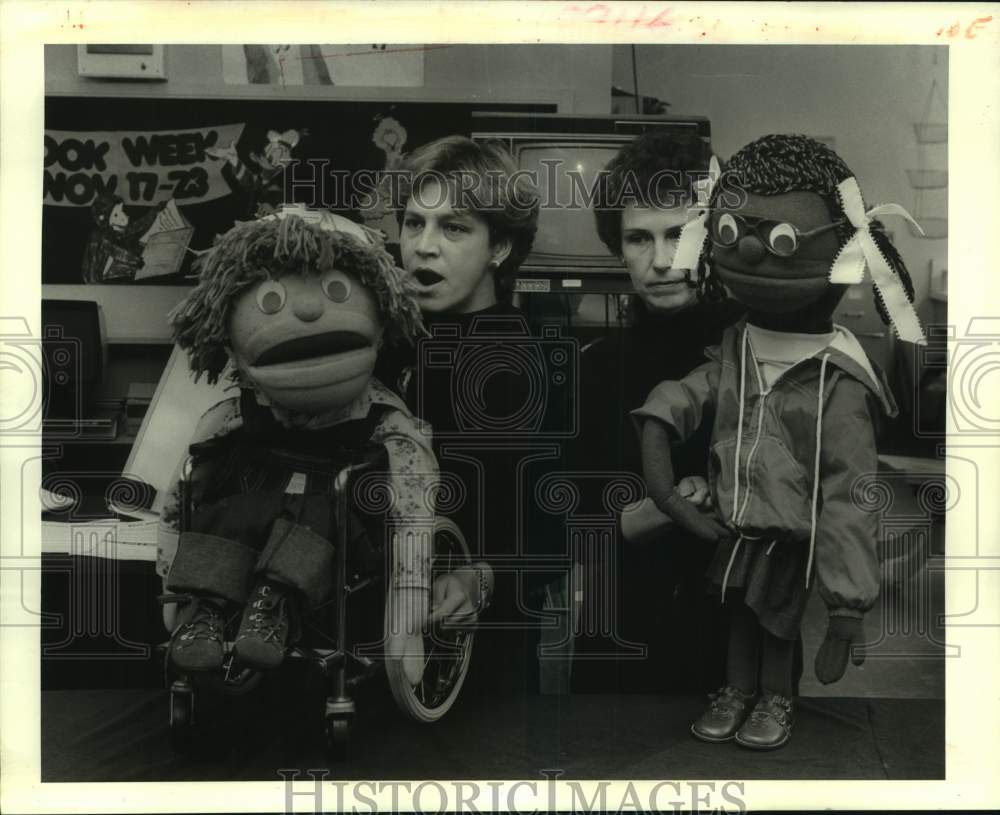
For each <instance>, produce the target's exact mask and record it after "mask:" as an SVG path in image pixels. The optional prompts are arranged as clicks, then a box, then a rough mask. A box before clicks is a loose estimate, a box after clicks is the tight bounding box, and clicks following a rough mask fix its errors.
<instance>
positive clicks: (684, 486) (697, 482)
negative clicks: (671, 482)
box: [677, 475, 712, 509]
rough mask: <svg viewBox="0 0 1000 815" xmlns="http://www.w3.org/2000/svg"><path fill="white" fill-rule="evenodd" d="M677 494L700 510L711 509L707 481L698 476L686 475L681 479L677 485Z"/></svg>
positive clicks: (710, 494) (710, 497) (710, 496)
mask: <svg viewBox="0 0 1000 815" xmlns="http://www.w3.org/2000/svg"><path fill="white" fill-rule="evenodd" d="M677 492H678V493H679V494H680V496H681V498H686V499H687V500H688V501H689V502H690V503H691V504H692V505H693V506H696V507H698V508H700V509H711V508H712V493H711V492H710V491H709V489H708V481H706V480H705V479H704V478H702V477H701V476H700V475H688V476H685V477H684V478H682V479H681V480H680V483H679V484H678V485H677Z"/></svg>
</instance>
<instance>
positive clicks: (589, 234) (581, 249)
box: [515, 142, 621, 262]
mask: <svg viewBox="0 0 1000 815" xmlns="http://www.w3.org/2000/svg"><path fill="white" fill-rule="evenodd" d="M620 146H621V145H620V144H587V143H586V142H584V143H576V144H571V143H567V144H558V143H553V142H540V143H538V144H530V143H529V144H525V145H523V146H522V147H520V149H518V150H517V155H516V156H515V158H516V159H517V162H518V165H519V168H520V169H522V170H527V171H528V172H530V173H532V174H533V177H535V178H537V179H538V188H539V192H540V194H541V200H542V202H543V207H542V210H541V212H540V214H539V218H538V233H537V234H536V236H535V245H534V249H533V252H532V256H533V259H534V260H536V261H540V260H543V259H545V258H548V259H550V260H551V261H553V262H555V261H557V260H564V261H565V260H568V259H569V258H571V257H572V258H578V259H580V260H597V259H603V260H605V261H608V262H610V261H611V260H613V258H612V256H611V254H610V253H609V252H608V248H607V247H606V246H605V245H604V244H603V243H601V240H600V238H598V237H597V230H596V228H595V226H594V213H593V210H592V208H591V207H590V205H589V200H590V197H591V195H592V193H593V189H594V185H595V183H596V181H597V175H598V172H599V171H600V170H602V169H603V168H604V167H605V166H606V165H607V163H608V162H609V161H611V159H612V158H614V156H615V154H616V153H617V152H618V149H619V147H620Z"/></svg>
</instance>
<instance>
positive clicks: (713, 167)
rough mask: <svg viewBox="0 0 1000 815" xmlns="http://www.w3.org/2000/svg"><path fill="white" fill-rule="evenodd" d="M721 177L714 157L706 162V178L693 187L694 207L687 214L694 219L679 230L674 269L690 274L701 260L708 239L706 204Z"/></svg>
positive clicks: (719, 168) (720, 171) (717, 162)
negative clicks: (686, 271)
mask: <svg viewBox="0 0 1000 815" xmlns="http://www.w3.org/2000/svg"><path fill="white" fill-rule="evenodd" d="M720 175H722V168H721V167H719V161H718V159H716V157H715V156H712V158H711V159H710V160H709V162H708V177H707V178H704V179H701V180H700V181H699V182H698V183H697V184H696V185H695V195H696V196H697V201H696V202H695V206H694V207H692V208H691V209H690V210H688V212H689V213H690V214H692V215H693V216H694V217H692V218H691V220H690V221H688V222H687V223H686V224H684V228H683V229H682V230H681V235H680V238H679V239H678V241H677V251H676V252H674V262H673V263H672V264H671V265H672V266H673V268H675V269H690V270H691V271H692V272H693V271H695V270H696V269H697V268H698V261H699V260H701V250H702V249H703V248H704V246H705V238H707V237H708V202H709V201H710V200H711V198H712V190H713V189H714V188H715V185H716V184H717V183H718V181H719V176H720Z"/></svg>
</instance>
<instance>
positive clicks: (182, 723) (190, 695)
mask: <svg viewBox="0 0 1000 815" xmlns="http://www.w3.org/2000/svg"><path fill="white" fill-rule="evenodd" d="M179 685H180V686H182V687H178V686H179ZM193 729H194V690H193V689H192V688H191V686H190V685H188V684H187V683H186V682H184V683H181V682H175V683H174V685H173V687H171V688H170V746H171V747H173V748H174V749H175V750H186V749H187V748H188V747H189V746H190V744H191V735H192V730H193Z"/></svg>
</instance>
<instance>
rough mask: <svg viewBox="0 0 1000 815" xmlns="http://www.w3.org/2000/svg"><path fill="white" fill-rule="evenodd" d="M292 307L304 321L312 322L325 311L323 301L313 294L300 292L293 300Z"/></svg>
mask: <svg viewBox="0 0 1000 815" xmlns="http://www.w3.org/2000/svg"><path fill="white" fill-rule="evenodd" d="M292 309H293V311H294V312H295V316H296V317H298V318H299V319H300V320H302V322H304V323H311V322H313V320H318V319H319V317H320V315H321V314H322V313H323V302H322V301H321V300H320V299H319V298H318V297H314V296H312V295H311V294H300V295H299V296H298V297H296V298H295V299H294V300H293V302H292Z"/></svg>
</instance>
